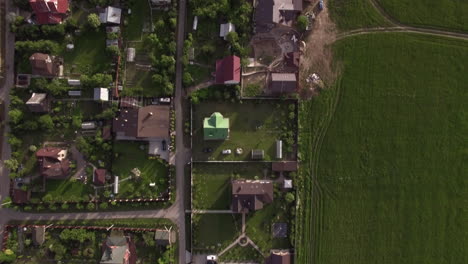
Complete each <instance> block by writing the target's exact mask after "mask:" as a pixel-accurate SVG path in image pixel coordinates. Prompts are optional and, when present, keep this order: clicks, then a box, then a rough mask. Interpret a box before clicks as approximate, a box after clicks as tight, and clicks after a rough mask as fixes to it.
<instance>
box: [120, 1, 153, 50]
mask: <svg viewBox="0 0 468 264" xmlns="http://www.w3.org/2000/svg"><path fill="white" fill-rule="evenodd" d="M130 9H131V10H132V14H131V15H129V16H128V24H127V25H126V26H125V29H124V32H125V38H126V40H127V41H135V40H141V35H142V30H143V25H144V23H145V20H146V22H148V24H149V22H150V19H149V17H150V9H149V3H148V1H133V2H132V4H131V6H130Z"/></svg>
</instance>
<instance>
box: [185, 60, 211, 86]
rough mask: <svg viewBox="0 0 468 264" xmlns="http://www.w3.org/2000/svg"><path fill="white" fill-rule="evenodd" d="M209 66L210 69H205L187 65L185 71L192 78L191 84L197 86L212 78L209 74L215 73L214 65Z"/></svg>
mask: <svg viewBox="0 0 468 264" xmlns="http://www.w3.org/2000/svg"><path fill="white" fill-rule="evenodd" d="M211 66H212V67H210V68H207V67H202V66H198V65H191V64H189V65H187V67H186V68H185V70H186V71H187V72H189V73H190V75H191V76H192V78H193V84H194V85H197V84H199V83H201V82H204V81H206V80H209V79H210V78H212V76H211V73H212V72H214V71H215V67H214V64H213V65H211Z"/></svg>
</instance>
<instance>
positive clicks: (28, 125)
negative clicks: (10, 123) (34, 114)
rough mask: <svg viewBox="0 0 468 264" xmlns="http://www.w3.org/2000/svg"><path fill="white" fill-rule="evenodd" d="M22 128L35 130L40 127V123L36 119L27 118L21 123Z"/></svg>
mask: <svg viewBox="0 0 468 264" xmlns="http://www.w3.org/2000/svg"><path fill="white" fill-rule="evenodd" d="M21 128H23V129H24V130H27V131H34V130H36V129H37V128H38V124H37V122H36V121H34V120H27V121H26V122H24V123H23V124H22V125H21Z"/></svg>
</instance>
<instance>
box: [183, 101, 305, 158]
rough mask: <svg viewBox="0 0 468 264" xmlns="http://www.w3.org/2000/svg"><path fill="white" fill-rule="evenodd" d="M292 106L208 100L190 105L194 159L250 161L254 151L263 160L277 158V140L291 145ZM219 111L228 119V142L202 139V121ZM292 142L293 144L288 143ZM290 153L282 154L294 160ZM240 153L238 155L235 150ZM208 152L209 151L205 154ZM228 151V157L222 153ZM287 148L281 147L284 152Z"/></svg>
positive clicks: (293, 119)
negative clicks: (259, 153)
mask: <svg viewBox="0 0 468 264" xmlns="http://www.w3.org/2000/svg"><path fill="white" fill-rule="evenodd" d="M291 105H293V106H292V109H295V108H294V103H292V102H288V101H280V100H277V101H275V100H269V101H266V102H265V101H255V100H248V101H247V100H245V101H242V102H240V103H232V102H222V103H220V102H214V101H207V102H203V103H202V104H197V105H194V106H193V110H194V111H193V148H192V150H193V156H194V160H251V151H252V150H253V149H260V150H264V153H265V156H264V160H274V159H275V158H276V145H275V143H276V141H277V140H279V139H285V138H289V141H288V140H283V141H285V142H284V144H286V141H288V142H290V143H294V131H293V130H292V126H291V124H293V125H295V120H296V119H295V118H296V117H295V114H294V113H292V115H291V112H290V111H291V107H290V106H291ZM214 112H219V113H221V114H222V115H223V116H224V117H225V118H229V138H228V139H227V140H224V141H222V140H204V135H203V120H204V118H207V117H210V116H211V114H212V113H214ZM291 140H292V141H291ZM292 145H293V144H289V147H290V149H289V150H290V151H289V152H288V153H284V154H283V156H284V158H285V159H287V158H288V157H291V158H294V155H293V154H292V153H291V152H293V150H292ZM237 148H241V149H242V153H241V154H237V153H235V152H236V149H237ZM207 149H209V150H211V151H207ZM227 149H230V150H231V152H232V153H231V154H229V155H224V154H222V151H223V150H227ZM287 150H288V148H287V147H284V148H283V152H287Z"/></svg>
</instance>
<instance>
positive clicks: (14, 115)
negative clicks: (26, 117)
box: [8, 109, 23, 125]
mask: <svg viewBox="0 0 468 264" xmlns="http://www.w3.org/2000/svg"><path fill="white" fill-rule="evenodd" d="M8 116H9V117H10V122H12V123H13V124H15V125H16V124H18V123H19V122H20V121H21V120H22V119H23V112H21V110H19V109H13V110H10V112H8Z"/></svg>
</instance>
